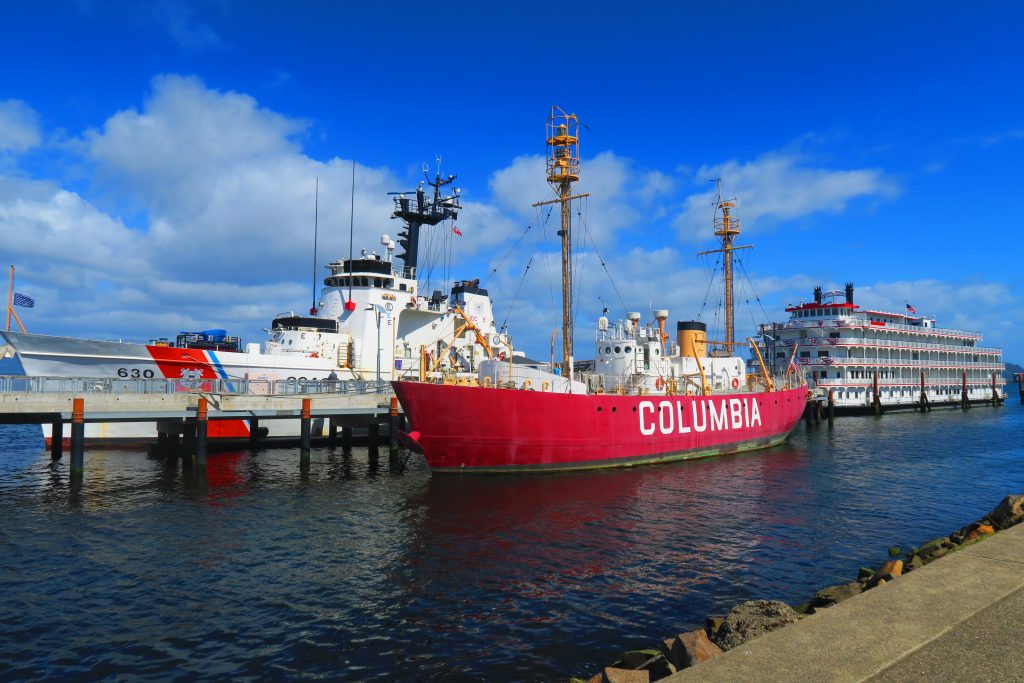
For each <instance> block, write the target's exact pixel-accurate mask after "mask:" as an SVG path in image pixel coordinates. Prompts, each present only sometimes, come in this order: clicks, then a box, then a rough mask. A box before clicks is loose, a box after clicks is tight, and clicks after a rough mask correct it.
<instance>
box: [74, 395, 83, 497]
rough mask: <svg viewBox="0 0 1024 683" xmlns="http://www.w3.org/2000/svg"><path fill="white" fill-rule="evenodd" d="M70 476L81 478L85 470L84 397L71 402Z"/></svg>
mask: <svg viewBox="0 0 1024 683" xmlns="http://www.w3.org/2000/svg"><path fill="white" fill-rule="evenodd" d="M71 406H72V407H71V476H72V477H74V478H81V476H82V473H83V471H84V470H85V399H84V398H76V399H74V401H72V403H71Z"/></svg>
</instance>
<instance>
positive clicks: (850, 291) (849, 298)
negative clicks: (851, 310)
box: [846, 282, 853, 306]
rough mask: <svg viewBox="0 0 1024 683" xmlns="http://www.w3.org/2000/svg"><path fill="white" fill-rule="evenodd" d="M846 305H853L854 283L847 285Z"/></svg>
mask: <svg viewBox="0 0 1024 683" xmlns="http://www.w3.org/2000/svg"><path fill="white" fill-rule="evenodd" d="M846 303H848V304H850V305H851V306H852V305H853V283H852V282H847V283H846Z"/></svg>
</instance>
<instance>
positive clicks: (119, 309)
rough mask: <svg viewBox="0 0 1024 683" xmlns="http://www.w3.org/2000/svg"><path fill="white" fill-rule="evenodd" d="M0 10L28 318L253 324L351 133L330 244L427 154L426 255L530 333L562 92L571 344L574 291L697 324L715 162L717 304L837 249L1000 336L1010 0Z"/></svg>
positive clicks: (879, 303)
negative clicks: (434, 230)
mask: <svg viewBox="0 0 1024 683" xmlns="http://www.w3.org/2000/svg"><path fill="white" fill-rule="evenodd" d="M381 7H384V8H383V9H382V8H381ZM2 18H3V21H0V55H2V58H3V63H4V64H5V65H6V66H7V68H5V69H4V70H3V72H2V73H0V258H3V257H6V258H7V261H5V263H6V262H10V263H14V264H15V265H16V266H17V268H18V281H17V289H18V291H21V292H23V293H25V294H29V295H31V296H33V297H34V298H35V299H36V301H37V307H36V308H35V309H32V310H24V309H22V310H21V311H20V312H21V313H22V317H23V319H24V320H25V323H26V325H28V327H29V329H30V330H31V331H36V332H45V333H51V334H70V335H83V336H90V337H98V338H128V339H148V338H151V337H157V336H172V335H173V334H175V333H176V332H178V331H179V330H185V329H195V328H205V327H226V328H229V329H231V330H232V331H233V332H237V333H240V334H242V336H244V337H245V338H246V339H247V340H249V341H255V340H259V339H261V336H262V335H261V333H260V328H261V327H263V326H266V325H267V324H268V323H269V320H270V318H271V317H272V316H273V315H275V314H276V313H278V312H281V311H285V310H289V309H294V310H301V309H303V308H306V307H308V306H309V302H310V299H311V294H310V280H311V275H310V264H311V260H312V238H313V235H312V225H313V191H314V183H315V178H317V177H319V178H320V181H319V182H320V240H319V242H320V260H321V261H326V260H328V259H334V258H339V257H343V256H345V255H346V254H347V252H348V215H349V178H350V173H351V163H352V160H353V159H354V160H355V162H356V165H357V179H356V193H357V196H356V203H355V232H356V248H357V250H358V248H359V247H360V246H367V247H371V248H378V249H379V246H378V245H379V237H380V234H381V233H385V232H387V233H390V234H391V235H392V236H394V233H395V231H396V230H397V225H396V223H395V222H393V221H390V220H388V216H389V215H390V201H389V199H388V197H387V196H386V194H385V193H386V192H388V191H391V190H402V189H407V188H409V187H413V186H414V185H415V183H416V182H417V181H418V180H419V178H420V177H421V175H420V172H419V169H420V168H421V166H422V165H423V164H424V163H428V164H431V165H433V163H434V159H435V157H436V156H437V155H441V156H442V157H443V165H444V169H445V171H446V172H455V173H458V175H459V180H458V185H459V186H460V187H461V188H462V191H463V197H464V204H465V206H466V210H465V211H464V212H463V215H462V217H461V219H460V221H459V228H460V230H461V231H462V233H463V235H464V236H463V237H461V238H457V237H453V236H451V235H450V234H449V235H448V236H447V239H448V240H449V241H448V243H447V244H446V245H445V248H450V250H451V257H450V262H449V263H448V264H447V265H445V266H440V265H439V266H438V268H437V269H436V270H435V271H434V273H433V274H432V275H433V277H432V283H431V285H432V287H437V286H439V285H440V283H441V281H442V280H443V279H444V278H445V276H447V277H448V278H449V279H450V278H453V277H454V278H459V279H461V278H464V277H481V278H482V279H484V280H485V281H486V283H487V287H488V289H490V290H491V292H492V294H493V295H494V298H495V300H496V317H497V318H498V319H499V320H504V319H506V317H507V319H508V323H509V326H510V329H511V331H512V333H513V335H514V338H515V341H516V343H517V345H519V346H521V347H525V348H526V350H527V351H530V352H531V353H532V354H533V355H538V356H542V357H544V356H546V355H547V346H548V340H549V337H550V332H551V330H552V329H554V327H556V326H557V324H558V323H557V320H556V317H557V315H558V311H559V307H558V303H557V301H556V300H555V299H556V297H554V296H553V295H552V287H553V286H554V287H557V284H555V285H552V282H551V278H553V277H554V276H555V272H554V270H555V269H556V268H557V263H558V259H557V256H556V254H557V250H558V244H557V242H556V241H555V237H554V230H555V228H554V223H553V221H554V218H552V219H550V220H549V221H547V222H546V223H545V221H544V214H543V213H539V212H538V211H537V210H536V209H532V208H531V207H530V204H531V203H533V202H536V201H538V200H543V199H547V198H549V197H550V196H551V191H550V189H548V188H547V187H546V185H545V183H544V179H543V159H542V157H543V153H544V140H543V137H544V121H545V118H546V115H547V111H548V108H549V106H550V105H552V104H558V105H560V106H562V107H563V108H565V109H567V110H569V111H573V112H576V113H577V114H579V115H580V117H581V118H582V120H583V121H584V122H585V123H586V124H587V128H585V129H583V131H582V144H581V152H582V155H583V173H582V175H583V179H582V180H581V182H580V183H579V185H578V187H577V189H578V190H579V191H589V192H591V193H592V197H591V198H590V199H589V200H587V202H586V203H585V204H584V205H582V206H581V207H580V211H581V214H582V220H583V221H584V222H585V229H584V230H583V233H584V234H585V235H586V238H585V239H584V240H581V241H583V242H584V246H585V249H584V250H583V252H584V253H583V254H582V256H581V259H582V260H581V261H580V263H581V266H580V274H579V277H580V283H579V284H580V291H579V295H578V302H577V303H578V328H577V333H576V339H577V353H576V355H577V357H579V358H586V357H590V356H592V349H591V345H590V339H592V334H591V331H590V330H591V329H592V326H593V321H594V319H595V318H596V317H597V316H598V315H599V314H600V312H601V308H602V307H603V306H604V305H607V306H608V307H609V308H610V309H611V310H612V315H613V316H621V315H622V314H623V313H624V312H625V310H639V311H643V312H644V313H645V315H646V313H647V311H649V310H650V308H652V307H653V308H668V309H669V310H670V315H671V317H672V318H675V319H689V318H692V317H694V316H696V315H697V314H698V313H699V312H700V311H701V310H702V308H703V309H704V317H705V318H706V319H707V320H708V322H709V323H711V324H712V325H714V321H715V317H714V313H713V312H712V311H711V310H710V309H711V308H712V307H713V302H714V301H716V300H717V297H716V296H714V295H713V296H712V297H711V299H712V301H711V302H710V303H709V304H708V305H707V306H706V307H705V306H703V303H704V301H705V298H706V291H707V280H708V269H709V267H710V265H711V264H710V263H709V262H708V261H707V259H698V258H697V257H696V255H695V254H696V252H698V251H700V250H704V249H710V248H713V244H712V242H711V241H710V221H711V216H712V213H711V207H710V199H711V195H710V193H711V191H712V188H713V186H712V184H710V183H708V182H707V180H708V179H709V178H714V177H717V176H720V177H722V181H723V186H724V189H725V192H726V193H727V194H729V195H732V196H735V197H736V200H737V209H736V215H738V216H739V218H740V219H741V221H742V226H743V230H744V234H743V236H742V237H741V241H742V242H744V243H749V244H754V245H755V246H756V248H755V249H754V250H753V251H752V252H750V253H749V254H747V255H745V256H744V263H743V267H742V270H743V271H745V273H746V274H748V275H749V283H744V284H742V285H741V290H740V293H741V296H740V304H739V309H738V311H737V320H738V324H739V331H740V332H741V333H742V334H749V333H750V332H751V331H752V328H753V325H754V323H755V322H761V321H764V320H766V319H776V320H778V319H781V318H782V317H783V316H784V313H783V310H782V309H783V308H784V307H785V305H786V304H787V303H790V302H796V301H797V300H799V298H801V297H809V296H810V292H811V289H812V287H813V286H814V285H816V284H821V285H823V286H824V287H826V288H827V289H831V288H836V287H838V286H840V285H841V284H843V283H844V282H846V281H853V282H854V283H855V285H856V287H857V301H858V303H861V304H863V305H866V306H872V307H875V308H882V309H886V310H897V311H899V310H902V309H903V307H904V305H905V302H907V301H909V302H910V303H912V304H913V305H914V306H915V307H916V308H917V310H918V311H919V312H920V313H923V314H926V315H931V316H934V317H936V318H937V319H938V321H939V325H940V326H944V327H958V328H966V329H972V330H979V331H981V332H983V333H984V334H985V344H986V345H994V346H1002V347H1004V348H1005V350H1006V360H1009V361H1018V362H1019V361H1021V360H1022V359H1024V342H1022V341H1020V340H1019V337H1020V335H1019V334H1018V328H1019V320H1020V319H1021V317H1022V313H1024V303H1022V299H1021V296H1020V294H1019V292H1020V291H1021V284H1022V276H1021V273H1020V270H1021V269H1020V267H1019V266H1018V265H1017V261H1018V259H1019V255H1020V252H1021V246H1022V245H1021V242H1022V239H1021V237H1020V231H1019V228H1018V226H1019V224H1020V222H1021V216H1022V215H1024V193H1022V192H1021V191H1020V189H1019V187H1020V184H1021V172H1020V168H1021V167H1022V160H1024V120H1022V119H1024V115H1022V114H1021V112H1022V111H1024V106H1022V104H1024V102H1022V100H1024V97H1022V90H1021V85H1020V84H1021V83H1022V82H1024V73H1022V71H1024V47H1022V46H1021V42H1020V41H1019V40H1018V38H1017V35H1016V33H1017V32H1018V30H1019V27H1020V26H1022V25H1024V21H1022V20H1024V6H1021V5H1018V4H1016V3H998V2H994V3H984V4H979V5H978V6H977V7H968V6H967V5H964V4H963V3H954V2H928V3H925V2H919V3H914V2H905V3H891V2H888V3H882V2H859V3H822V2H789V3H785V4H784V5H783V6H779V5H776V4H775V3H761V2H717V3H691V2H686V3H664V4H657V3H656V4H642V3H637V4H634V5H629V6H626V5H623V3H607V2H594V3H587V4H586V5H585V6H584V5H566V6H564V7H558V6H555V5H552V4H551V3H533V2H520V3H510V4H505V5H502V6H491V5H490V4H488V3H451V4H443V5H438V4H423V3H418V4H406V3H401V2H394V3H388V4H387V5H386V7H385V6H381V5H372V4H355V3H338V2H304V3H270V2H244V3H243V2H231V1H229V0H219V1H210V2H185V1H172V0H165V1H162V2H151V3H142V2H117V1H107V2H100V1H98V0H97V1H90V0H78V1H77V2H59V1H56V0H52V1H46V0H42V1H40V2H34V3H8V4H7V5H5V7H4V9H3V10H2ZM528 225H532V226H533V227H532V228H531V229H530V230H529V231H528V232H527V233H526V237H525V238H524V239H523V240H522V242H520V245H519V247H518V248H517V249H515V250H513V251H512V253H511V255H509V256H508V257H507V258H504V260H503V258H502V257H504V256H505V254H506V253H507V252H508V251H509V249H510V248H511V247H512V245H513V244H515V243H516V241H517V240H518V239H519V238H520V236H521V235H522V234H523V232H524V230H525V229H526V227H527V226H528ZM440 237H441V236H440V235H438V238H440ZM435 243H436V242H435ZM595 249H596V252H597V253H599V254H600V259H599V258H598V257H597V256H596V255H595ZM531 259H532V260H531ZM602 260H603V262H604V263H605V264H606V266H607V271H608V272H609V273H610V274H611V275H610V277H609V275H607V274H606V269H605V268H604V267H602V266H601V261H602ZM528 263H529V264H530V268H529V270H528V271H527V270H526V266H527V264H528ZM524 272H526V276H525V278H524ZM321 273H322V271H321ZM556 282H557V280H556ZM517 291H518V292H519V294H518V297H515V298H514V295H515V293H516V292H517ZM755 292H756V295H757V297H759V298H760V302H761V303H760V304H758V303H757V302H756V301H754V295H753V294H754V293H755ZM620 295H621V299H622V301H621V302H620V299H619V297H620ZM747 299H750V300H751V301H752V303H751V304H750V305H748V304H747V303H746V300H747ZM513 302H514V303H513ZM762 307H763V309H764V312H762ZM766 316H767V318H766Z"/></svg>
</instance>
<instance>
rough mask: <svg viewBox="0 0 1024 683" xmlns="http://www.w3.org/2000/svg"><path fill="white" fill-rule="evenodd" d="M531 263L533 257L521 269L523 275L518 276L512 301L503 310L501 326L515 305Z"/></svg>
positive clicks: (506, 320)
mask: <svg viewBox="0 0 1024 683" xmlns="http://www.w3.org/2000/svg"><path fill="white" fill-rule="evenodd" d="M531 265H533V257H532V256H531V257H530V260H529V261H527V263H526V269H525V270H523V276H522V277H521V278H519V286H518V287H516V293H515V294H513V295H512V301H510V302H509V305H508V310H507V311H506V312H505V319H504V320H502V321H501V327H502V328H504V327H505V326H506V325H508V319H509V316H511V315H512V309H513V308H514V307H515V305H516V301H517V300H518V299H519V290H520V289H522V288H523V282H525V281H526V275H527V274H528V273H529V272H530V266H531Z"/></svg>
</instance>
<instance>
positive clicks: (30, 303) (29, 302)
mask: <svg viewBox="0 0 1024 683" xmlns="http://www.w3.org/2000/svg"><path fill="white" fill-rule="evenodd" d="M14 305H15V306H24V307H25V308H35V305H36V300H35V299H33V298H32V297H30V296H25V295H24V294H18V293H17V292H15V293H14Z"/></svg>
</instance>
